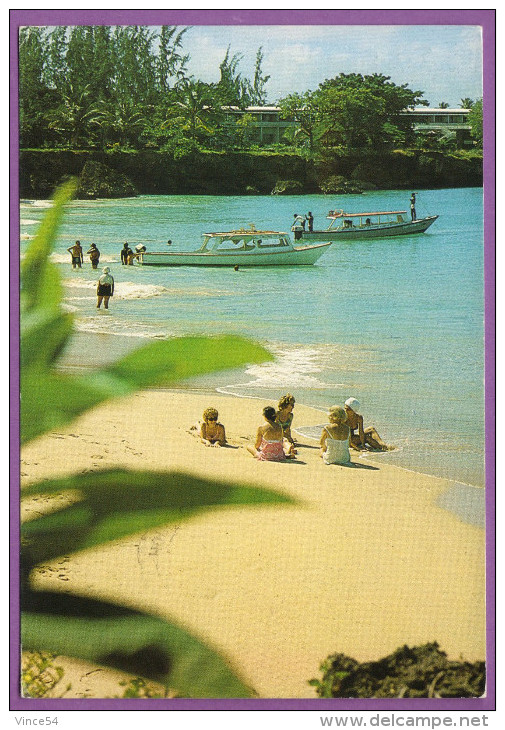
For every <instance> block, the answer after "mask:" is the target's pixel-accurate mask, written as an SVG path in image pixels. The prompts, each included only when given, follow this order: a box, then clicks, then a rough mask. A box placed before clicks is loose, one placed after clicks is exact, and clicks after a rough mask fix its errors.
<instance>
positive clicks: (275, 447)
mask: <svg viewBox="0 0 505 730" xmlns="http://www.w3.org/2000/svg"><path fill="white" fill-rule="evenodd" d="M263 418H264V419H265V421H266V423H265V424H264V425H263V426H260V427H259V428H258V432H257V434H256V441H255V444H254V447H253V446H248V447H247V450H248V451H249V453H251V454H252V455H253V456H254V457H256V459H258V461H285V459H286V454H285V453H284V447H283V443H284V436H283V431H282V426H281V425H280V423H277V422H276V420H275V408H272V406H266V407H265V408H263Z"/></svg>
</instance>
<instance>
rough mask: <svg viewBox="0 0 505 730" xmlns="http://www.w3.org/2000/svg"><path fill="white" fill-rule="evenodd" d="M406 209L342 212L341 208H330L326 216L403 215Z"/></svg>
mask: <svg viewBox="0 0 505 730" xmlns="http://www.w3.org/2000/svg"><path fill="white" fill-rule="evenodd" d="M406 213H407V211H406V210H383V211H377V212H376V213H344V211H343V210H330V212H329V213H328V215H327V218H364V217H365V216H371V215H405V214H406Z"/></svg>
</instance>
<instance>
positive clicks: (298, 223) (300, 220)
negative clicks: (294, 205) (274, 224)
mask: <svg viewBox="0 0 505 730" xmlns="http://www.w3.org/2000/svg"><path fill="white" fill-rule="evenodd" d="M294 217H295V220H294V221H293V225H292V226H291V230H292V231H293V233H294V234H295V241H299V240H300V239H301V237H302V235H303V232H304V230H305V217H304V216H303V215H298V213H295V216H294Z"/></svg>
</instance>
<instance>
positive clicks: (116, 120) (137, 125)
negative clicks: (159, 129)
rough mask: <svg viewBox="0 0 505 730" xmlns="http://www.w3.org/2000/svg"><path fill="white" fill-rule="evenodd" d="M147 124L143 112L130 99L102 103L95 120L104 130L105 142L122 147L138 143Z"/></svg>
mask: <svg viewBox="0 0 505 730" xmlns="http://www.w3.org/2000/svg"><path fill="white" fill-rule="evenodd" d="M145 122H146V117H145V114H144V113H143V111H142V110H140V109H139V107H138V106H136V105H135V104H134V103H133V102H132V101H131V100H129V99H126V100H124V99H123V100H120V99H116V100H115V101H114V102H113V103H109V102H101V104H100V105H99V107H98V114H97V116H96V118H95V119H94V124H95V125H96V126H98V127H100V128H101V130H102V136H103V139H104V141H116V142H119V144H121V145H125V144H127V143H128V142H130V143H134V144H135V143H137V141H138V135H139V133H140V132H141V131H142V129H143V127H144V125H145Z"/></svg>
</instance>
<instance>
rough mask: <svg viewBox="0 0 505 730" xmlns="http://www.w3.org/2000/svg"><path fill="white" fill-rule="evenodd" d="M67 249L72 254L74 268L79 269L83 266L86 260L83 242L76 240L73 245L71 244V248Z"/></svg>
mask: <svg viewBox="0 0 505 730" xmlns="http://www.w3.org/2000/svg"><path fill="white" fill-rule="evenodd" d="M67 251H68V252H69V253H70V254H71V256H72V268H73V269H75V268H76V267H77V268H78V269H80V268H82V262H83V260H84V258H83V253H82V247H81V242H80V241H76V242H75V243H74V245H73V246H70V248H67Z"/></svg>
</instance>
